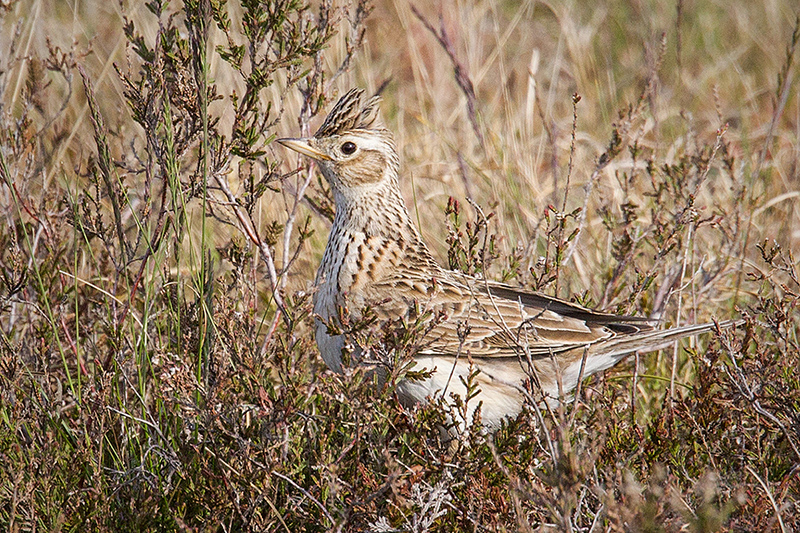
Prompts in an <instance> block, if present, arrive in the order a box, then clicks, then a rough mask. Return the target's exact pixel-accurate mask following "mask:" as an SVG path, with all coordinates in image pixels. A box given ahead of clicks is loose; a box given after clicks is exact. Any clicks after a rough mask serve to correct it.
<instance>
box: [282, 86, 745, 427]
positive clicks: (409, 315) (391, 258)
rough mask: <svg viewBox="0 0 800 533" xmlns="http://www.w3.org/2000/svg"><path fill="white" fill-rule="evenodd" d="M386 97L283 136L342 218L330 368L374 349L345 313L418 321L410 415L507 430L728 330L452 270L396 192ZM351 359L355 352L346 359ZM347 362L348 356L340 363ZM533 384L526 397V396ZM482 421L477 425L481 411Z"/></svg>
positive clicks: (324, 284) (346, 103)
mask: <svg viewBox="0 0 800 533" xmlns="http://www.w3.org/2000/svg"><path fill="white" fill-rule="evenodd" d="M379 102H380V97H379V96H373V97H370V98H367V97H365V91H364V90H363V89H360V88H354V89H351V90H350V91H348V92H347V93H346V94H344V96H342V97H341V98H340V99H339V100H338V101H337V103H336V104H335V105H334V106H333V108H332V109H331V111H330V112H329V114H328V115H327V117H326V118H325V119H324V121H323V123H322V125H321V126H320V127H319V129H318V130H317V131H316V133H314V135H313V136H312V137H305V138H282V139H277V142H279V143H280V144H281V145H283V146H285V147H287V148H289V149H291V150H294V151H295V152H298V153H300V154H302V155H304V156H307V157H309V158H311V159H313V160H314V161H315V162H316V165H317V167H318V168H319V170H320V171H321V173H322V175H323V176H324V178H325V179H326V180H327V182H328V184H329V186H330V190H331V192H332V195H333V200H334V204H335V214H334V219H333V224H332V226H331V230H330V235H329V237H328V241H327V244H326V246H325V251H324V253H323V257H322V260H321V262H320V265H319V268H318V271H317V275H316V279H315V284H314V293H313V308H314V320H315V337H316V343H317V346H318V348H319V351H320V354H321V355H322V358H323V359H324V361H325V363H326V364H327V366H328V367H329V368H330V369H331V370H333V371H335V372H342V371H343V368H344V366H343V361H347V362H348V363H350V364H352V362H353V361H356V362H358V361H363V360H364V359H365V358H368V355H369V354H366V353H364V352H365V350H367V349H373V348H370V347H365V346H359V345H358V342H359V338H358V337H357V336H356V335H355V334H353V333H352V332H348V331H347V327H346V324H345V323H344V322H346V319H345V318H344V317H345V316H347V317H349V318H351V319H355V320H357V319H359V318H362V317H364V316H365V313H370V316H373V317H375V318H376V319H377V320H379V321H380V323H381V324H385V325H386V327H400V326H401V325H405V327H410V326H409V325H410V324H415V325H416V326H417V330H418V331H419V332H421V333H420V335H421V336H422V337H423V338H422V340H421V341H419V342H418V343H417V344H415V345H414V352H413V363H414V364H415V366H414V370H422V369H424V372H420V373H419V374H417V375H416V377H415V378H413V379H411V378H409V379H405V380H402V381H400V382H399V383H398V384H397V389H396V390H397V395H398V398H399V400H400V401H401V402H402V403H403V404H404V405H408V406H413V405H416V404H418V403H422V402H426V401H430V400H431V399H432V398H434V397H436V396H437V395H439V396H440V397H446V395H447V397H449V395H452V394H457V395H459V396H460V397H461V398H462V399H466V397H467V395H468V394H469V393H470V390H469V389H468V383H469V384H470V387H471V388H472V390H473V392H477V394H476V395H475V398H474V399H471V400H470V407H469V414H468V417H469V419H470V421H472V420H480V422H481V423H482V424H483V425H485V426H488V427H499V426H500V424H501V423H502V421H503V420H504V419H507V418H509V417H514V416H516V415H518V414H519V413H520V411H521V410H522V409H523V406H524V405H525V402H526V398H530V397H531V394H530V393H529V392H526V391H530V390H531V388H530V387H531V383H535V385H536V387H537V390H538V391H539V392H540V395H539V396H538V398H540V403H542V402H546V403H549V404H550V405H551V406H552V405H558V403H559V402H561V401H563V400H564V399H565V398H566V399H568V396H567V395H568V394H569V393H570V392H571V391H573V390H574V389H575V388H576V386H577V384H578V382H579V381H580V380H581V379H583V378H585V377H588V376H590V375H592V374H595V373H597V372H600V371H603V370H606V369H608V368H611V367H612V366H614V365H615V364H616V363H618V362H619V361H620V360H622V359H623V358H625V357H626V356H628V355H631V354H633V353H635V352H642V353H644V352H650V351H656V350H659V349H662V348H664V347H667V346H669V345H670V344H672V343H674V342H675V341H676V340H678V339H681V338H683V337H687V336H691V335H695V334H698V333H702V332H705V331H709V330H712V329H715V328H716V327H728V326H730V325H732V324H733V322H732V321H729V322H724V323H716V322H710V323H704V324H694V325H688V326H682V327H675V328H672V329H658V327H657V323H656V322H657V321H653V320H650V319H648V318H646V317H635V316H624V315H615V314H609V313H604V312H601V311H596V310H592V309H589V308H586V307H583V306H581V305H578V304H576V303H572V302H569V301H566V300H562V299H559V298H556V297H553V296H548V295H546V294H543V293H539V292H533V291H528V290H525V289H521V288H517V287H513V286H511V285H508V284H504V283H500V282H496V281H491V280H488V279H483V278H479V277H475V276H471V275H468V274H466V273H463V272H458V271H453V270H448V269H446V268H443V267H442V266H440V265H439V263H437V261H436V260H435V259H434V256H433V255H432V253H431V252H430V250H429V249H428V247H427V245H426V244H425V243H424V241H423V240H422V237H421V235H420V232H419V230H418V229H417V226H416V225H415V224H414V222H413V221H412V218H411V216H410V214H409V211H408V208H407V206H406V204H405V202H404V200H403V197H402V195H401V192H400V187H399V172H400V158H399V156H398V152H397V147H396V146H395V142H394V138H393V135H392V133H391V131H389V130H388V129H387V128H386V127H385V126H384V125H383V123H382V122H381V120H380V119H379V117H378V114H379ZM348 354H349V355H348ZM343 356H344V357H343ZM526 380H533V381H528V388H527V389H526ZM478 407H479V408H480V415H479V417H478V418H476V417H475V410H476V409H478Z"/></svg>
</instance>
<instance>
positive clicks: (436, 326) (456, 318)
mask: <svg viewBox="0 0 800 533" xmlns="http://www.w3.org/2000/svg"><path fill="white" fill-rule="evenodd" d="M371 295H372V297H371V302H372V303H373V308H374V309H375V310H376V312H377V313H378V315H379V317H381V318H384V319H386V320H392V319H396V318H397V317H403V318H404V319H406V320H408V319H409V318H410V319H417V320H420V317H422V318H421V319H422V320H424V321H427V323H428V324H427V327H423V328H421V329H422V330H424V331H426V334H425V338H424V339H423V341H422V349H421V350H420V353H435V354H440V355H444V354H454V355H455V354H464V355H467V354H469V355H470V356H471V357H477V358H480V357H508V356H510V355H518V354H522V353H525V354H529V355H531V356H532V357H537V356H539V357H543V356H550V355H551V354H556V353H560V352H565V351H569V350H573V349H576V348H583V347H587V346H591V345H594V344H597V343H601V342H606V341H609V340H611V339H613V338H615V337H617V336H620V335H622V336H628V335H637V334H640V333H641V332H643V331H646V330H651V329H652V325H650V324H649V323H648V321H647V320H644V319H641V318H635V317H628V316H617V315H610V314H605V313H598V312H595V311H592V310H590V309H587V308H585V307H582V306H579V305H577V304H574V303H570V302H567V301H564V300H560V299H557V298H553V297H550V296H546V295H543V294H539V293H534V292H528V291H522V290H519V289H515V288H513V287H511V286H509V285H504V284H500V283H495V282H485V281H482V280H476V279H474V278H471V277H469V276H465V275H462V274H459V273H450V272H443V273H441V275H438V276H436V277H434V278H432V279H423V278H422V277H419V276H418V277H414V276H410V275H408V273H403V275H401V276H397V277H393V278H392V279H387V280H385V281H383V282H380V283H376V284H374V285H373V287H372V288H371Z"/></svg>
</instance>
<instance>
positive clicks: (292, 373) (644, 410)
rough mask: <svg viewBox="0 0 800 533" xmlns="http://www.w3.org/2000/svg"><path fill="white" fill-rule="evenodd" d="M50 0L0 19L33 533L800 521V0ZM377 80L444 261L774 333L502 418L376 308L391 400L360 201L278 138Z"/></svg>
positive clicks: (22, 452) (6, 470) (632, 371)
mask: <svg viewBox="0 0 800 533" xmlns="http://www.w3.org/2000/svg"><path fill="white" fill-rule="evenodd" d="M41 3H42V4H44V6H43V7H42V6H40V8H41V9H38V10H37V9H34V10H30V9H28V8H27V6H26V5H25V4H26V3H25V2H13V1H12V2H6V3H4V4H2V5H0V28H2V37H0V47H2V53H0V95H2V96H1V97H0V198H1V199H0V208H1V209H2V214H3V217H4V220H5V223H4V224H3V225H2V226H0V329H2V338H1V339H0V465H2V468H0V524H2V526H3V529H4V530H7V531H42V530H45V531H54V530H69V531H76V530H77V531H209V530H210V531H327V530H337V531H387V532H388V531H413V532H422V531H508V530H520V531H584V532H591V531H620V532H622V531H696V532H701V531H702V532H707V531H782V532H786V531H793V530H800V509H798V505H799V503H798V502H799V501H800V373H798V371H797V369H798V368H800V346H798V335H797V333H798V302H799V301H800V282H799V281H798V273H797V261H796V260H795V258H794V255H793V251H794V250H797V244H798V242H800V225H799V224H798V222H800V208H799V207H798V201H797V198H798V196H799V195H800V193H798V190H799V189H798V188H799V187H800V179H798V172H799V171H798V165H797V161H798V153H799V152H800V148H798V147H800V141H798V134H797V132H798V120H797V117H798V114H799V113H800V112H798V105H800V104H798V97H799V95H798V91H797V88H798V73H797V72H798V70H797V66H796V60H797V54H798V51H797V42H798V39H799V38H800V23H798V21H797V19H796V14H789V13H791V9H790V4H791V3H790V2H785V4H786V5H783V4H781V3H780V2H778V3H775V6H773V8H771V9H772V10H770V8H767V7H764V6H756V5H748V4H744V3H734V5H733V6H732V7H728V6H726V7H724V9H725V10H726V13H727V15H726V16H728V17H729V18H725V19H724V20H726V21H728V22H730V21H735V22H736V24H734V25H733V26H732V27H734V28H736V30H735V31H731V30H730V29H728V30H725V29H724V28H726V27H728V26H726V25H725V24H724V23H723V22H720V23H719V26H713V28H712V29H710V30H709V28H708V27H707V24H708V20H710V19H714V18H715V17H718V18H722V15H721V14H720V13H718V12H717V10H718V9H723V8H717V7H716V6H706V7H699V6H696V7H692V9H693V10H694V11H692V10H689V9H688V8H687V7H686V6H685V5H684V4H683V3H682V2H678V3H677V18H676V19H675V18H674V17H675V16H676V13H675V10H674V8H672V9H673V10H672V11H669V12H668V13H667V12H665V11H663V8H661V7H659V6H660V5H661V4H659V3H653V5H652V6H649V7H646V8H642V11H636V8H635V7H632V6H631V5H629V4H627V3H620V4H619V5H617V4H614V5H613V6H611V7H607V8H603V9H597V10H595V11H584V8H582V7H575V6H572V7H563V8H562V7H559V6H547V7H542V6H539V5H538V4H536V5H534V4H528V3H523V5H521V6H518V5H516V4H515V3H501V5H496V3H491V2H478V3H475V4H473V5H462V4H457V6H455V7H453V9H454V10H455V11H454V12H455V13H457V15H452V16H449V15H448V16H447V17H441V18H440V19H439V20H438V22H437V16H439V13H438V12H437V11H436V10H435V9H433V8H431V9H430V10H428V9H421V8H422V7H423V6H422V5H420V6H413V5H411V4H408V5H406V4H402V3H400V2H395V3H394V4H389V3H376V4H375V5H373V4H372V3H370V2H368V1H366V0H356V1H353V2H346V3H343V4H339V3H332V2H321V3H318V4H314V5H307V4H305V3H303V2H300V1H297V0H279V1H275V2H267V3H262V2H258V1H249V0H245V1H242V2H241V3H236V2H226V1H224V0H211V1H209V2H206V1H202V0H200V1H187V2H184V3H183V4H178V3H170V2H168V1H166V0H165V1H153V2H149V3H146V4H142V5H139V4H126V3H124V2H123V3H122V4H121V5H120V6H117V8H118V11H115V12H113V14H110V13H109V12H105V11H102V10H103V9H106V8H108V9H112V7H108V6H106V7H102V6H78V5H76V6H74V7H75V11H74V12H73V13H71V14H69V15H67V14H65V13H60V12H59V10H58V9H56V6H55V3H53V2H44V1H43V2H41ZM445 4H446V5H445ZM37 5H39V4H38V3H37ZM442 6H444V7H440V8H441V9H442V10H443V12H448V11H447V9H444V8H446V7H448V6H450V4H449V3H447V2H445V3H444V4H442ZM776 6H777V7H776ZM451 7H452V6H451ZM50 8H52V9H50ZM418 8H419V9H418ZM585 9H587V10H588V7H587V8H585ZM632 10H633V11H632ZM748 10H749V11H748ZM762 10H763V11H762ZM112 15H113V16H112ZM69 20H72V26H70V25H69V24H68V23H67V22H68V21H69ZM108 20H113V21H114V23H113V24H109V25H107V26H103V25H102V24H103V22H100V21H108ZM629 20H637V21H639V22H641V23H642V24H639V25H638V26H637V24H630V25H629V24H627V22H628V21H629ZM76 21H77V22H76ZM621 21H622V22H624V23H621ZM761 22H763V24H764V26H767V27H769V28H770V31H771V32H772V33H771V35H773V36H774V37H775V43H777V44H774V46H773V45H771V44H769V43H763V42H761V41H760V40H758V39H757V36H758V35H759V33H760V31H759V28H760V27H759V26H758V25H759V24H760V23H761ZM78 23H79V24H78ZM731 23H732V22H731ZM42 27H45V28H49V29H50V30H52V31H50V32H47V33H48V35H49V37H48V38H47V39H46V40H43V41H39V40H38V38H34V37H35V36H36V35H38V34H39V33H40V30H41V29H42ZM70 27H71V28H72V30H70V31H73V32H74V31H75V28H76V27H80V28H81V31H80V32H78V33H76V34H70V33H69V31H68V30H67V29H65V28H70ZM531 28H533V29H535V30H537V31H530V30H531ZM655 30H658V31H655ZM59 31H61V33H59ZM37 32H39V33H37ZM392 32H400V34H397V33H392ZM553 32H557V33H559V34H560V37H559V35H555V36H554V35H552V33H553ZM762 34H763V32H762ZM75 35H79V37H75ZM87 35H89V36H92V38H87V37H86V36H87ZM398 36H399V37H400V39H401V40H399V41H398ZM587 36H589V37H588V38H587ZM778 37H780V39H782V40H780V39H778ZM402 39H405V41H403V40H402ZM561 39H563V42H564V45H563V46H561V44H559V45H558V46H556V45H555V44H554V43H556V42H558V43H562V40H561ZM736 39H738V42H737V41H736ZM729 40H733V41H734V42H733V44H735V45H736V46H733V45H732V44H731V42H729ZM398 43H401V44H402V46H400V48H401V49H402V50H404V52H402V53H401V52H398V51H397V50H398ZM701 45H702V46H701ZM565 49H566V50H568V53H566V52H564V50H565ZM733 49H735V53H734V54H733V55H730V54H729V52H728V50H733ZM642 50H643V51H642ZM604 53H605V54H608V58H609V63H608V64H605V65H604V64H603V63H602V61H603V60H602V59H601V58H602V57H603V54H604ZM393 54H399V55H393ZM498 58H500V59H498ZM590 58H594V59H590ZM540 63H542V64H543V65H545V67H546V68H545V67H541V68H540V67H539V64H540ZM730 65H733V66H731V67H730V68H728V66H730ZM546 70H547V71H550V72H552V75H551V74H547V73H545V71H546ZM630 72H635V74H633V75H632V74H630ZM731 73H734V74H731ZM736 73H738V74H736ZM737 76H738V77H737ZM355 84H360V85H365V86H369V87H371V88H372V89H373V92H375V91H382V92H383V95H384V103H383V115H384V120H385V121H386V123H387V125H388V126H389V127H390V129H392V130H393V131H395V133H396V137H397V141H398V145H399V146H400V147H401V150H402V152H403V158H404V174H403V175H404V176H405V177H406V178H407V179H406V180H405V182H404V183H403V187H404V188H405V191H406V192H407V193H408V194H407V196H406V197H407V199H413V204H414V205H413V206H412V209H413V210H412V212H413V213H415V215H416V216H417V218H418V219H419V222H420V226H421V227H422V229H423V234H424V235H425V237H426V239H427V240H428V241H429V242H432V243H438V244H434V248H436V250H437V251H438V253H439V254H440V258H441V259H442V262H443V264H447V263H449V266H450V267H451V268H454V269H460V270H464V271H467V272H470V273H477V274H482V275H486V276H487V277H490V278H492V279H498V280H503V281H506V282H509V283H515V284H519V285H521V286H525V287H527V288H529V289H534V290H540V291H544V292H547V293H549V294H555V295H558V296H561V297H565V298H570V299H573V300H575V301H578V302H580V303H582V304H584V305H590V306H592V307H598V308H602V309H606V310H609V311H613V312H620V313H636V314H641V315H648V316H657V317H661V318H662V319H663V321H664V322H665V324H666V325H674V324H676V323H678V322H682V323H686V322H692V321H697V322H700V321H706V320H711V319H719V320H723V319H727V318H731V317H736V318H738V317H742V318H743V319H744V323H743V324H742V325H741V326H738V327H736V328H735V329H727V330H720V331H717V332H715V333H714V334H713V335H705V336H702V337H701V338H699V339H697V340H695V341H692V342H691V343H687V344H684V345H682V346H680V347H676V349H675V350H667V351H664V352H661V353H658V354H650V355H647V356H642V357H632V358H631V360H630V361H628V362H625V363H623V364H622V365H620V366H619V367H617V368H615V369H613V370H611V371H608V372H606V373H605V375H604V376H601V377H596V378H592V379H590V380H587V381H586V382H584V383H583V384H582V386H581V388H580V389H579V391H578V392H577V393H576V397H575V399H574V401H573V402H571V403H568V404H565V405H563V406H562V407H560V408H558V409H554V410H550V409H545V408H543V407H541V406H537V405H535V404H531V405H528V406H527V407H526V409H525V410H524V412H523V413H522V414H520V416H519V417H517V418H516V419H514V420H508V422H507V424H505V425H504V426H503V427H502V428H501V429H500V430H499V431H497V432H496V433H492V434H490V433H486V432H485V431H483V430H482V429H481V427H480V425H479V424H472V425H470V424H464V423H463V422H464V421H465V420H464V419H465V418H466V413H468V412H469V410H468V408H467V405H468V404H469V403H470V402H475V401H476V399H475V398H474V397H470V396H468V397H467V398H457V397H448V398H438V399H435V400H434V401H432V402H431V403H430V404H428V405H425V406H419V407H417V408H415V409H405V408H403V407H402V406H400V404H399V403H398V401H397V398H396V394H395V390H394V386H395V384H396V382H397V380H398V379H401V378H403V377H404V376H405V377H409V376H411V377H413V372H414V371H417V370H419V369H413V370H412V369H409V368H408V367H407V366H405V365H404V363H405V362H406V361H407V356H409V355H411V354H412V353H413V348H414V345H415V342H417V341H418V340H419V336H420V335H423V334H424V332H421V331H418V330H416V329H415V328H414V327H413V325H407V326H408V327H406V328H397V327H396V328H391V329H388V330H387V329H386V328H383V327H381V325H380V324H375V323H373V322H371V321H370V320H369V317H367V319H365V321H364V323H363V324H350V327H351V328H352V329H353V331H358V335H361V336H362V337H361V338H362V339H363V342H380V343H381V344H382V345H384V346H387V347H388V348H389V351H390V352H392V353H394V354H395V356H396V358H397V361H398V363H399V364H398V365H396V368H394V372H393V373H392V374H391V375H390V379H389V380H388V382H387V384H386V385H385V386H382V387H379V386H376V384H375V383H374V382H373V378H372V377H371V374H370V373H369V372H366V371H365V370H364V369H352V370H349V371H347V372H346V373H345V374H342V375H338V374H333V373H331V372H329V371H328V370H327V369H326V368H325V366H324V363H323V362H322V361H321V359H320V357H319V355H318V352H317V350H316V346H315V344H314V342H313V334H312V332H313V315H312V311H311V286H310V284H309V283H310V282H309V280H311V279H313V272H314V269H315V265H316V263H317V261H318V259H319V256H320V254H321V249H322V245H323V244H324V240H325V236H326V225H327V224H329V221H330V220H331V218H332V213H333V204H332V199H331V195H330V191H329V189H328V188H327V186H326V184H325V183H324V180H323V179H322V178H321V177H320V176H319V175H318V174H317V173H316V172H315V171H314V169H313V168H309V167H307V166H306V165H307V162H304V161H303V162H300V163H299V164H297V162H296V161H295V160H289V159H287V158H288V157H290V156H289V154H286V153H285V152H283V151H281V150H279V149H277V148H276V147H275V146H274V145H273V143H272V141H273V140H274V139H275V138H276V137H278V136H285V135H293V136H297V135H308V134H309V133H311V132H312V131H313V129H314V126H315V125H316V124H318V122H319V118H321V115H324V112H325V110H326V109H327V108H328V107H329V106H330V104H331V103H332V101H334V100H335V98H336V96H337V95H338V94H339V93H340V92H341V90H342V89H345V90H346V89H347V88H349V87H350V86H351V85H355ZM742 91H745V92H746V94H745V95H743V94H742ZM520 95H522V96H520ZM454 102H455V104H454ZM741 102H743V103H741ZM740 103H741V105H740ZM467 199H469V201H467ZM530 392H531V397H535V396H536V391H533V390H531V391H530ZM467 422H469V421H467ZM446 428H449V431H446V430H445V429H446Z"/></svg>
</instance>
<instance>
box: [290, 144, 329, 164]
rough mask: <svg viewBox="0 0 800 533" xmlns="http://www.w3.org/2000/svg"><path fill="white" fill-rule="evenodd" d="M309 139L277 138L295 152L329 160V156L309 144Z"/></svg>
mask: <svg viewBox="0 0 800 533" xmlns="http://www.w3.org/2000/svg"><path fill="white" fill-rule="evenodd" d="M308 141H309V139H278V142H279V143H281V144H282V145H284V146H285V147H286V148H290V149H292V150H294V151H295V152H298V153H301V154H303V155H307V156H308V157H311V158H313V159H318V160H321V161H330V160H331V158H330V157H329V156H328V155H327V154H325V153H322V152H320V151H319V150H317V149H316V148H314V147H313V146H311V144H310V143H309V142H308Z"/></svg>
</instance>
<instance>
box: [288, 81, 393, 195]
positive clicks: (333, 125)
mask: <svg viewBox="0 0 800 533" xmlns="http://www.w3.org/2000/svg"><path fill="white" fill-rule="evenodd" d="M363 95H364V91H363V90H362V89H351V90H350V91H349V92H348V93H347V94H345V95H344V96H343V97H341V98H340V99H339V101H338V102H336V105H335V106H333V109H332V110H331V112H330V113H329V114H328V116H327V117H326V118H325V122H323V123H322V126H320V128H319V130H317V132H316V133H315V134H314V136H313V137H308V138H300V139H278V142H279V143H281V144H282V145H284V146H286V147H287V148H291V149H292V150H294V151H296V152H299V153H301V154H303V155H306V156H308V157H311V158H312V159H314V160H316V161H317V164H318V165H319V167H320V170H321V171H322V174H323V175H324V176H325V178H326V179H327V180H328V183H330V185H331V187H332V188H333V190H334V192H338V193H341V194H344V195H345V196H350V195H351V194H352V193H354V192H356V191H358V190H363V189H372V188H375V187H376V186H381V185H390V186H391V185H395V186H396V184H397V171H398V167H399V160H398V156H397V149H396V148H395V145H394V140H393V138H392V134H391V132H389V130H387V129H386V128H384V127H383V126H382V125H381V124H380V122H379V120H378V103H379V102H380V98H379V97H376V96H374V97H372V98H369V99H368V100H366V102H363V103H362V97H363Z"/></svg>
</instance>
